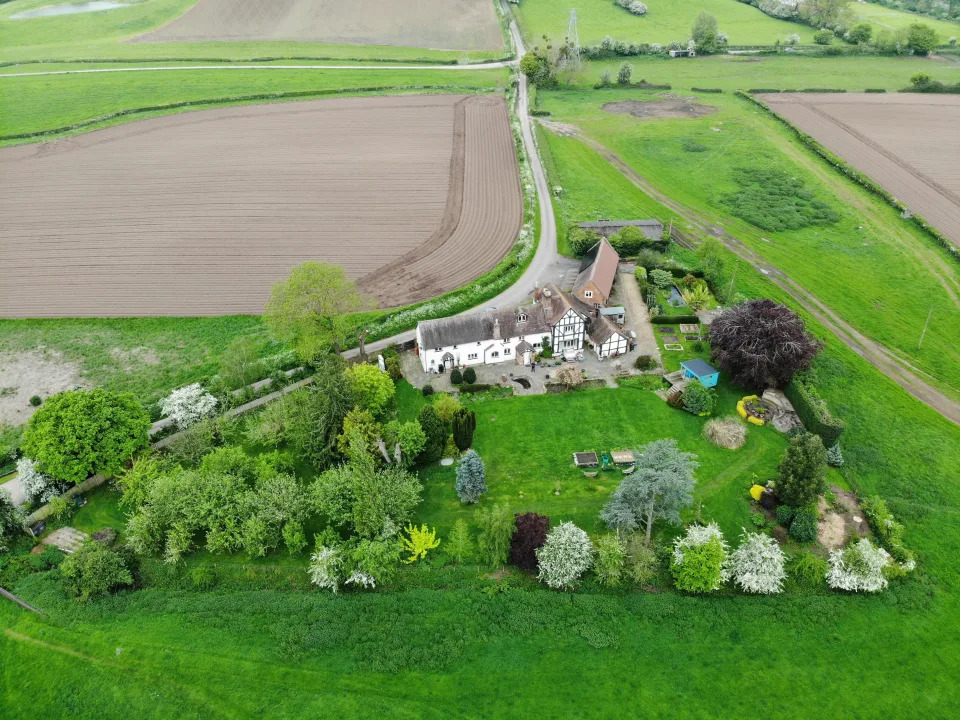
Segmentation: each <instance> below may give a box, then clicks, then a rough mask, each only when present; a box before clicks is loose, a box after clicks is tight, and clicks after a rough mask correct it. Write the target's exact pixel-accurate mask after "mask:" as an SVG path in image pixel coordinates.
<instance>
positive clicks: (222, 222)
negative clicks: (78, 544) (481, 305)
mask: <svg viewBox="0 0 960 720" xmlns="http://www.w3.org/2000/svg"><path fill="white" fill-rule="evenodd" d="M458 107H459V108H461V111H460V112H461V115H462V122H461V123H460V125H461V126H462V136H463V137H462V140H461V145H462V151H461V155H462V157H463V162H462V165H463V167H462V168H461V169H460V170H459V175H460V176H461V177H462V197H461V200H462V203H461V204H462V208H461V209H460V210H459V211H458V212H457V217H456V218H455V220H456V222H453V223H448V225H449V230H444V231H443V232H442V233H440V236H439V237H435V236H436V235H437V233H438V229H440V228H442V227H443V225H444V220H445V218H446V216H447V215H448V210H449V205H450V202H449V195H450V193H449V191H448V190H449V186H450V183H451V177H452V176H455V174H454V173H453V171H452V170H453V169H452V167H451V160H452V159H453V158H454V156H455V155H456V152H455V142H454V131H455V128H456V127H457V122H455V118H456V115H457V108H458ZM0 217H3V223H0V266H2V267H3V268H4V272H3V273H2V274H0V316H4V317H97V316H109V317H122V316H151V315H185V316H195V315H221V314H242V313H251V314H257V313H260V312H261V311H262V309H263V305H264V302H265V301H266V299H267V297H268V296H269V291H270V287H271V285H272V284H273V283H274V282H276V281H277V280H279V279H281V278H283V277H286V276H287V275H288V274H289V272H290V269H291V268H292V267H293V266H295V265H297V264H298V263H301V262H304V261H307V260H322V261H325V262H330V263H335V264H339V265H342V266H343V267H344V268H345V270H346V272H347V274H348V275H349V276H350V277H352V278H355V279H361V278H363V277H364V276H373V277H376V276H377V275H378V274H379V275H383V271H382V270H381V268H384V267H385V266H386V267H388V268H389V267H390V266H391V264H392V263H395V262H396V261H397V260H399V259H400V258H404V257H407V258H410V262H409V263H405V264H404V265H403V266H402V270H403V271H404V272H405V273H406V275H403V276H402V277H397V276H394V275H390V276H389V277H387V276H384V282H383V285H382V286H377V285H376V284H374V285H373V286H372V287H370V289H371V290H372V291H373V292H374V294H376V295H377V296H378V297H380V298H381V300H382V301H387V300H389V304H403V303H406V302H409V301H410V300H414V299H423V298H424V297H427V296H428V295H427V293H429V295H434V294H439V293H441V292H445V291H448V290H451V289H453V288H455V287H458V286H460V285H462V284H464V283H466V282H469V280H470V279H472V278H473V277H475V276H476V275H478V274H480V273H482V272H483V271H484V270H486V269H489V268H490V267H493V265H495V264H496V261H497V260H498V259H499V258H500V257H502V256H503V254H504V253H506V252H507V250H508V249H509V247H510V245H511V244H512V242H513V241H514V239H515V237H516V233H517V230H518V228H519V225H520V219H521V217H522V201H521V196H520V190H519V178H518V174H517V168H516V160H515V156H514V148H513V140H512V136H511V133H510V128H509V123H508V120H507V113H506V106H505V103H504V101H503V99H502V98H497V97H472V96H462V95H436V96H402V97H363V98H331V99H324V100H311V101H304V102H296V103H280V104H273V105H256V106H243V107H231V108H219V109H216V110H203V111H195V112H190V113H184V114H180V115H172V116H166V117H161V118H153V119H150V120H144V121H141V122H137V123H132V124H129V125H123V126H118V127H115V128H110V129H107V130H100V131H96V132H92V133H89V134H86V135H79V136H76V137H72V138H69V139H67V140H60V141H56V142H51V143H45V144H39V145H22V146H17V147H11V148H3V149H0ZM425 244H426V245H428V247H425ZM448 245H449V247H448ZM421 248H423V251H421V252H418V249H421ZM365 285H366V284H365ZM384 304H387V303H384Z"/></svg>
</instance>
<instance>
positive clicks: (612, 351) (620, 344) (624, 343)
mask: <svg viewBox="0 0 960 720" xmlns="http://www.w3.org/2000/svg"><path fill="white" fill-rule="evenodd" d="M593 347H594V350H595V351H596V353H597V357H598V358H600V359H601V360H603V359H604V358H607V357H610V356H613V355H625V354H626V353H627V352H629V350H630V340H629V339H627V337H626V336H624V335H621V334H620V333H614V334H613V335H611V336H610V337H609V338H607V341H606V342H605V343H603V344H602V345H594V346H593Z"/></svg>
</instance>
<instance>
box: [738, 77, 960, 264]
mask: <svg viewBox="0 0 960 720" xmlns="http://www.w3.org/2000/svg"><path fill="white" fill-rule="evenodd" d="M751 92H754V91H752V90H751V91H748V92H743V91H742V90H737V91H736V93H735V94H736V95H738V96H739V97H741V98H743V99H744V100H746V101H747V102H750V103H753V104H754V105H756V106H757V107H759V108H761V109H762V110H764V111H766V112H767V113H769V114H770V115H771V116H772V117H773V118H775V119H776V120H778V121H779V122H780V123H782V124H783V125H784V126H785V127H787V128H788V129H789V130H790V131H791V132H793V134H794V135H795V136H796V137H797V139H798V140H800V142H801V143H803V144H804V145H805V146H806V147H807V148H808V149H810V150H813V152H815V153H816V154H817V155H819V156H820V157H821V158H823V159H824V160H826V161H827V162H828V163H830V165H832V166H833V167H834V168H835V169H836V170H839V171H840V172H842V173H843V174H844V175H846V176H847V177H848V178H850V179H851V180H853V181H854V182H855V183H857V184H858V185H860V186H861V187H863V188H865V189H866V190H869V191H870V192H872V193H873V194H874V195H876V196H877V197H879V198H881V199H883V200H886V201H887V202H888V203H889V204H890V205H892V206H893V207H894V208H896V209H897V210H899V211H900V212H901V213H903V212H907V211H908V208H907V206H906V205H904V204H903V203H901V202H900V201H899V200H897V199H896V198H895V197H894V196H893V195H892V194H890V193H889V192H887V190H886V189H885V188H883V187H881V186H880V185H879V184H878V183H876V182H874V181H873V179H871V178H869V177H867V176H866V175H864V174H863V173H861V172H860V171H859V170H857V169H856V168H854V167H853V166H851V165H849V164H848V163H847V162H846V161H845V160H843V159H842V158H840V157H838V156H837V155H834V154H833V153H832V152H830V151H829V150H828V149H827V148H826V147H824V146H823V145H821V144H820V143H819V142H818V141H817V140H816V139H815V138H813V137H811V136H810V135H807V134H806V133H805V132H803V131H802V130H801V129H800V128H798V127H797V126H796V125H794V124H793V123H791V122H790V121H789V120H787V119H786V118H783V117H781V116H780V115H778V114H777V113H775V112H774V111H773V110H771V109H770V108H769V107H768V106H767V105H766V103H764V102H762V101H760V100H757V98H755V97H753V95H751V94H750V93H751ZM757 92H777V91H776V90H772V91H771V90H760V91H757ZM910 220H911V221H912V222H913V224H914V225H916V226H917V227H919V228H920V229H921V230H923V231H925V232H926V233H927V234H928V235H929V236H930V237H932V238H933V239H934V240H936V241H937V242H938V243H939V244H940V245H941V247H943V249H944V250H946V251H947V252H948V253H949V254H950V255H951V256H952V257H953V258H954V259H955V260H960V249H958V248H957V246H956V245H954V244H953V242H951V241H950V240H949V239H948V238H947V237H946V236H945V235H943V234H941V233H940V231H939V230H937V229H936V228H934V227H932V226H931V225H930V224H929V223H927V221H926V220H924V219H923V218H922V217H921V216H919V215H913V214H911V215H910Z"/></svg>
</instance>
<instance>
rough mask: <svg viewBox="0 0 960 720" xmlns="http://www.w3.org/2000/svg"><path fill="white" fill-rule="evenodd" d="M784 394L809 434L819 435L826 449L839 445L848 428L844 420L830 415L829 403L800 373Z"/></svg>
mask: <svg viewBox="0 0 960 720" xmlns="http://www.w3.org/2000/svg"><path fill="white" fill-rule="evenodd" d="M783 392H784V395H786V396H787V399H788V400H789V401H790V402H791V403H792V404H793V409H794V410H796V411H797V415H798V416H799V417H800V420H801V422H803V425H804V427H806V429H807V430H808V431H809V432H812V433H814V434H816V435H819V436H820V438H821V439H822V440H823V445H824V447H828V448H830V447H833V446H834V445H836V444H837V442H838V441H839V440H840V436H841V435H843V431H844V428H845V427H846V426H845V425H844V422H843V420H839V419H837V418H834V417H833V416H832V415H830V410H829V408H827V403H826V402H825V401H824V400H823V398H821V397H820V394H819V393H818V392H817V389H816V388H815V387H813V386H812V385H809V384H808V383H807V382H806V381H805V379H804V378H803V376H802V375H801V374H799V373H798V374H797V375H796V376H794V378H793V380H791V381H790V383H789V384H788V385H787V387H786V388H784V391H783Z"/></svg>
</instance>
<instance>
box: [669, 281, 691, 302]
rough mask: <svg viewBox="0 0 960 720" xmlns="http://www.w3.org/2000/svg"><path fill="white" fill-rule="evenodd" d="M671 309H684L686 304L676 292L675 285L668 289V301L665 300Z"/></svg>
mask: <svg viewBox="0 0 960 720" xmlns="http://www.w3.org/2000/svg"><path fill="white" fill-rule="evenodd" d="M667 302H668V303H670V305H671V306H672V307H686V306H687V303H685V302H684V300H683V295H681V294H680V291H679V290H677V286H676V285H672V286H671V287H670V299H669V300H667Z"/></svg>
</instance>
